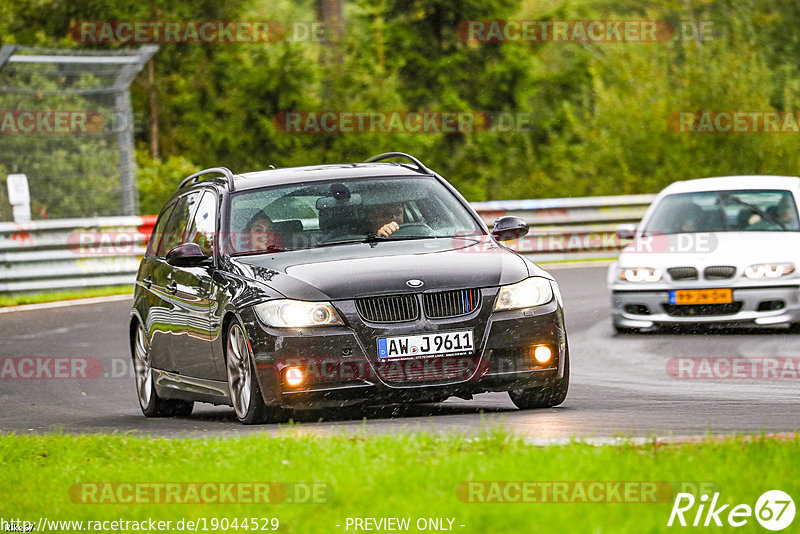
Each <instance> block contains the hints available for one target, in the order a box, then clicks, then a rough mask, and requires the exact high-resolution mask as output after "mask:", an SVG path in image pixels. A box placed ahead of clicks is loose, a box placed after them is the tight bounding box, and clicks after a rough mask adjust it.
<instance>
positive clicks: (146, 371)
mask: <svg viewBox="0 0 800 534" xmlns="http://www.w3.org/2000/svg"><path fill="white" fill-rule="evenodd" d="M131 349H132V350H131V352H132V357H133V370H134V379H135V381H136V396H137V397H138V398H139V407H140V408H141V409H142V413H143V414H144V415H145V416H146V417H188V416H189V415H191V413H192V409H193V408H194V402H192V401H184V400H178V399H162V398H161V397H159V396H158V393H156V387H155V383H154V381H153V367H152V365H151V364H150V342H149V341H148V340H147V335H146V334H145V332H144V327H143V326H142V323H138V324H137V325H136V334H135V337H134V339H133V343H132V344H131Z"/></svg>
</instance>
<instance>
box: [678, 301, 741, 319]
mask: <svg viewBox="0 0 800 534" xmlns="http://www.w3.org/2000/svg"><path fill="white" fill-rule="evenodd" d="M662 306H664V311H665V312H667V315H670V316H672V317H703V316H710V315H733V314H736V313H739V310H741V309H742V303H741V302H730V303H728V304H690V305H685V304H684V305H675V304H662Z"/></svg>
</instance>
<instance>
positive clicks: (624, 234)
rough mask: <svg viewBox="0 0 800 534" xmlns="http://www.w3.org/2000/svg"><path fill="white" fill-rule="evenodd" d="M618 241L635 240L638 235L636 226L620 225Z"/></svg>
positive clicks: (618, 227)
mask: <svg viewBox="0 0 800 534" xmlns="http://www.w3.org/2000/svg"><path fill="white" fill-rule="evenodd" d="M616 234H617V239H633V237H634V236H635V235H636V225H635V224H620V225H619V226H617V232H616Z"/></svg>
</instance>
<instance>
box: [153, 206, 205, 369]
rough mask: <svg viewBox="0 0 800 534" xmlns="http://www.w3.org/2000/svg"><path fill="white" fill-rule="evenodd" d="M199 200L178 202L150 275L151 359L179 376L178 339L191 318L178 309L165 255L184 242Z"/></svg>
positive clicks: (170, 268) (161, 238)
mask: <svg viewBox="0 0 800 534" xmlns="http://www.w3.org/2000/svg"><path fill="white" fill-rule="evenodd" d="M199 199H200V191H193V192H191V193H189V194H186V195H183V196H181V197H179V198H178V200H177V202H175V207H174V208H173V210H172V213H171V215H170V218H169V221H168V222H167V224H166V225H165V226H164V232H163V234H162V235H161V236H160V240H159V243H158V247H157V248H156V253H155V257H154V258H153V260H152V261H153V264H152V267H151V271H150V273H151V274H150V277H151V284H150V290H151V292H152V293H153V295H154V302H153V306H152V307H151V308H150V310H149V313H148V318H147V321H148V323H149V324H148V328H149V329H150V331H151V332H152V335H151V351H152V352H151V358H152V361H153V367H155V368H156V369H161V370H163V371H169V372H172V373H179V372H180V371H179V369H180V364H179V355H180V354H181V352H182V350H183V349H182V346H181V343H180V342H178V340H177V338H178V337H180V336H182V335H183V333H185V332H186V324H187V323H188V322H189V319H190V317H188V316H187V315H186V313H184V307H183V306H179V305H178V298H177V295H176V294H177V285H176V283H175V274H174V270H175V267H173V266H172V265H170V264H169V263H167V260H166V255H167V252H169V251H170V250H171V249H172V248H173V247H175V246H177V245H180V244H181V243H182V242H183V239H184V237H185V235H186V227H187V226H188V225H189V219H190V218H191V216H192V214H193V211H194V209H195V207H196V206H197V202H198V201H199Z"/></svg>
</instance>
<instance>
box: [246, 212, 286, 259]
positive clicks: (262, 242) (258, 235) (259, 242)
mask: <svg viewBox="0 0 800 534" xmlns="http://www.w3.org/2000/svg"><path fill="white" fill-rule="evenodd" d="M245 236H246V237H245V238H246V240H247V244H248V245H249V246H248V247H247V251H249V252H255V251H259V250H268V249H269V248H270V246H274V247H280V248H283V237H282V236H281V235H280V234H279V233H277V232H276V231H275V228H274V227H273V224H272V219H270V218H269V217H268V216H267V214H266V213H264V210H261V211H259V212H258V213H256V214H255V215H253V217H252V218H251V219H250V221H249V222H248V223H247V226H246V229H245Z"/></svg>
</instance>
